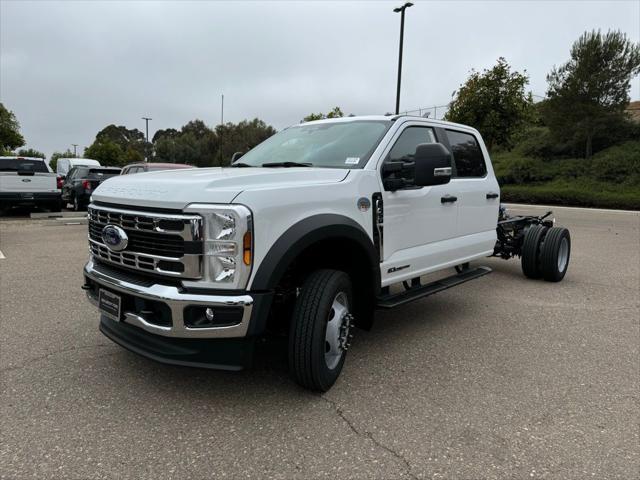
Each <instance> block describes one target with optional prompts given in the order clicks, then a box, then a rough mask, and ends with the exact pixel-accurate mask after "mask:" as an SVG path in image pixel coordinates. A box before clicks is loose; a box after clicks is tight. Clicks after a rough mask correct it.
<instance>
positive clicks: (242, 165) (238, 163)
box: [229, 162, 253, 168]
mask: <svg viewBox="0 0 640 480" xmlns="http://www.w3.org/2000/svg"><path fill="white" fill-rule="evenodd" d="M229 166H230V167H236V168H246V167H253V165H249V164H248V163H242V162H236V163H232V164H231V165H229Z"/></svg>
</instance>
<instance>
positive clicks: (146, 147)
mask: <svg viewBox="0 0 640 480" xmlns="http://www.w3.org/2000/svg"><path fill="white" fill-rule="evenodd" d="M142 120H144V123H145V126H146V134H145V138H146V141H147V143H146V144H145V146H144V161H145V162H148V161H149V120H153V119H152V118H149V117H142Z"/></svg>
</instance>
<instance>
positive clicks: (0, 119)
mask: <svg viewBox="0 0 640 480" xmlns="http://www.w3.org/2000/svg"><path fill="white" fill-rule="evenodd" d="M23 145H24V137H23V136H22V134H21V133H20V123H18V120H17V119H16V116H15V115H14V113H13V112H12V111H10V110H7V109H6V107H5V106H4V105H3V104H2V103H0V155H6V154H7V153H10V152H12V151H13V150H15V149H16V148H19V147H21V146H23Z"/></svg>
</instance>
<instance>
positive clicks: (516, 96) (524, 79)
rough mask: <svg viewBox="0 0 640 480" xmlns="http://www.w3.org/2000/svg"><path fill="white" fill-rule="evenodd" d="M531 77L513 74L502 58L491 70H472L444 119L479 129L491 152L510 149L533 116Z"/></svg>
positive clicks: (456, 93)
mask: <svg viewBox="0 0 640 480" xmlns="http://www.w3.org/2000/svg"><path fill="white" fill-rule="evenodd" d="M528 83H529V77H528V76H527V74H526V71H525V72H524V73H520V72H517V71H511V67H510V66H509V64H508V63H507V61H506V60H505V59H504V58H502V57H500V58H498V62H497V63H496V65H495V66H493V68H491V69H488V70H487V69H485V70H484V71H483V72H482V73H480V72H476V71H475V70H472V71H471V75H470V76H469V78H468V79H467V81H466V82H465V83H464V84H463V85H460V88H459V89H458V90H457V91H456V92H454V99H453V101H452V102H451V103H450V104H449V110H448V112H447V114H446V115H445V120H449V121H452V122H457V123H464V124H466V125H471V126H473V127H475V128H477V129H478V130H479V131H480V133H481V134H482V137H483V138H484V141H485V143H486V144H487V147H488V148H489V150H491V149H492V148H493V147H494V146H498V145H499V146H502V147H505V148H511V147H512V146H513V138H514V136H515V135H516V134H517V133H518V132H520V131H521V130H522V128H524V126H525V125H526V123H527V121H528V120H529V118H530V116H531V113H532V105H533V98H532V96H531V93H530V92H529V93H526V92H525V86H526V85H527V84H528Z"/></svg>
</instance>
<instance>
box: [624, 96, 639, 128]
mask: <svg viewBox="0 0 640 480" xmlns="http://www.w3.org/2000/svg"><path fill="white" fill-rule="evenodd" d="M625 110H626V111H627V112H629V115H631V119H632V120H633V121H634V122H639V123H640V100H636V101H635V102H629V105H627V108H626V109H625Z"/></svg>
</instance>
